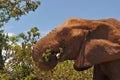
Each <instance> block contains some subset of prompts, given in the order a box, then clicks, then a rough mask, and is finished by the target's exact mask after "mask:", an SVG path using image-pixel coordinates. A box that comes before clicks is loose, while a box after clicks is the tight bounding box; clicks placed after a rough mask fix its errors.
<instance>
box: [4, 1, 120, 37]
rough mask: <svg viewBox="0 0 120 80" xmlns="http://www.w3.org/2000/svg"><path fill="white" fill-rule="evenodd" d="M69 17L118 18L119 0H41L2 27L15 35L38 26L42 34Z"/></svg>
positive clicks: (119, 10) (119, 16) (119, 12)
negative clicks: (15, 19)
mask: <svg viewBox="0 0 120 80" xmlns="http://www.w3.org/2000/svg"><path fill="white" fill-rule="evenodd" d="M71 17H77V18H84V19H102V18H116V19H118V20H120V0H41V5H40V6H39V8H38V9H37V10H36V11H35V12H30V13H29V14H27V15H24V16H22V17H21V18H20V20H19V21H14V20H10V21H9V22H8V23H7V24H5V26H4V29H5V32H11V33H14V34H16V35H17V34H19V33H21V32H26V31H27V30H29V29H30V28H32V27H38V28H39V29H40V33H41V36H44V35H46V34H47V33H48V32H49V31H51V30H52V29H53V28H55V27H57V26H58V25H60V24H61V23H63V22H64V21H65V20H67V19H68V18H71Z"/></svg>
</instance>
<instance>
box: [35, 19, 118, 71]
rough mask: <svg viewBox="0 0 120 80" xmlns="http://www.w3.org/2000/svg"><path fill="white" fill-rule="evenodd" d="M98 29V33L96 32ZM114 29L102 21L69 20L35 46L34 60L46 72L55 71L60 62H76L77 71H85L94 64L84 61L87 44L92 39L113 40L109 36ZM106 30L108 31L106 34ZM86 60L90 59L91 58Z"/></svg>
mask: <svg viewBox="0 0 120 80" xmlns="http://www.w3.org/2000/svg"><path fill="white" fill-rule="evenodd" d="M101 26H102V28H104V26H105V28H104V29H103V31H101V32H102V34H101V35H99V34H100V31H99V29H100V30H101ZM97 29H98V32H96V30H97ZM113 29H115V28H114V27H112V26H110V25H108V24H106V23H104V22H100V21H92V20H84V19H78V18H73V19H69V20H67V21H66V22H64V23H63V24H62V25H60V26H59V27H57V28H55V29H54V30H53V31H51V32H50V33H49V34H47V35H46V36H45V37H43V38H42V39H40V40H39V41H38V42H37V43H36V44H35V46H34V54H33V60H34V61H35V64H36V66H38V67H39V68H40V69H41V70H45V71H47V70H51V69H53V68H54V67H55V66H56V65H57V63H58V62H62V61H65V60H74V61H75V64H74V68H75V69H76V70H85V69H87V68H89V67H91V66H92V64H94V63H92V64H90V62H92V61H91V59H90V62H89V61H84V59H83V58H84V56H85V55H84V53H85V46H86V45H87V43H88V42H90V39H105V40H107V39H111V38H109V37H108V34H110V31H111V30H113ZM104 30H107V31H105V32H104ZM94 34H95V35H94ZM103 34H104V35H103ZM96 35H98V36H96ZM110 37H111V36H110ZM103 42H104V41H103ZM105 44H106V43H105ZM87 53H89V51H88V52H87ZM87 53H86V54H87ZM87 55H88V54H87ZM90 57H91V56H90ZM86 58H88V59H89V56H87V57H86ZM119 58H120V56H119ZM112 60H113V59H112ZM107 61H109V59H108V60H107ZM103 62H104V61H103ZM82 63H83V64H82ZM96 64H97V62H96ZM81 65H82V66H81Z"/></svg>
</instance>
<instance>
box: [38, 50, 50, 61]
mask: <svg viewBox="0 0 120 80" xmlns="http://www.w3.org/2000/svg"><path fill="white" fill-rule="evenodd" d="M50 55H51V49H46V51H45V52H44V53H43V54H42V60H40V61H42V62H49V56H50Z"/></svg>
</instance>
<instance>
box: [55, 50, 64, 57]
mask: <svg viewBox="0 0 120 80" xmlns="http://www.w3.org/2000/svg"><path fill="white" fill-rule="evenodd" d="M59 51H60V52H59V53H57V54H56V57H57V59H60V56H61V54H62V53H63V48H59Z"/></svg>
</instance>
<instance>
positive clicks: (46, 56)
mask: <svg viewBox="0 0 120 80" xmlns="http://www.w3.org/2000/svg"><path fill="white" fill-rule="evenodd" d="M62 54H63V48H59V50H57V51H54V50H51V49H46V50H45V52H44V53H43V54H42V57H41V59H40V60H39V62H45V63H47V62H51V61H52V60H54V59H56V60H59V59H60V58H61V56H62Z"/></svg>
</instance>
